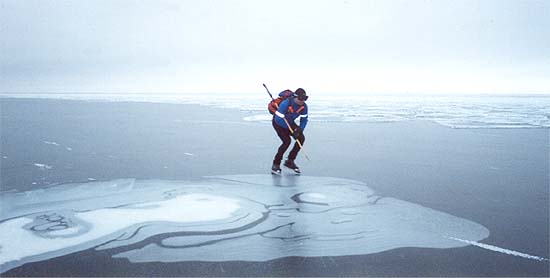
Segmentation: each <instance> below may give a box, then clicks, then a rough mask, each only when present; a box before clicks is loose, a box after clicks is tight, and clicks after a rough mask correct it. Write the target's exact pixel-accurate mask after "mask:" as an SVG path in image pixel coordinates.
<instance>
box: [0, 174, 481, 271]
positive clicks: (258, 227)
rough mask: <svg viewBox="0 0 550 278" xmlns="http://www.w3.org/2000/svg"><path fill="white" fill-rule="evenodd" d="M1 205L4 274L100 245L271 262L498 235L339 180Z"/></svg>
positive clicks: (100, 185)
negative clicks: (40, 261) (9, 270)
mask: <svg viewBox="0 0 550 278" xmlns="http://www.w3.org/2000/svg"><path fill="white" fill-rule="evenodd" d="M1 201H2V203H3V204H5V205H4V206H3V208H4V209H3V211H2V220H1V222H0V234H2V237H1V239H0V246H1V249H0V250H1V251H0V264H1V270H2V271H5V270H7V269H11V268H13V267H17V266H19V265H21V264H24V263H26V262H30V261H39V260H45V259H49V258H53V257H56V256H61V255H64V254H69V253H74V252H77V251H81V250H86V249H90V248H93V249H96V250H109V251H110V252H112V254H113V257H114V258H126V259H128V260H130V261H131V262H175V261H189V260H193V261H227V260H244V261H266V260H272V259H276V258H281V257H286V256H306V257H307V256H344V255H359V254H370V253H376V252H381V251H385V250H390V249H394V248H400V247H426V248H451V247H460V246H466V245H469V244H471V242H478V241H480V240H482V239H484V238H486V237H487V236H488V235H489V231H488V230H487V229H486V228H485V227H483V226H482V225H480V224H477V223H474V222H472V221H469V220H466V219H463V218H459V217H456V216H453V215H450V214H447V213H443V212H439V211H436V210H433V209H430V208H426V207H423V206H420V205H417V204H413V203H410V202H406V201H402V200H398V199H394V198H391V197H382V196H378V195H376V194H375V192H374V191H373V190H372V189H370V188H369V187H367V186H366V185H365V184H363V183H361V182H358V181H353V180H347V179H339V178H331V177H308V176H283V177H277V176H271V175H241V176H239V175H233V176H216V177H208V178H204V179H203V180H199V181H193V182H191V181H165V180H133V179H127V180H114V181H107V182H89V183H81V184H64V185H58V186H54V187H49V188H45V189H41V190H36V191H30V192H18V193H16V192H7V193H3V194H2V195H1ZM454 238H460V239H462V241H458V240H455V239H454ZM242 250H247V251H246V252H242Z"/></svg>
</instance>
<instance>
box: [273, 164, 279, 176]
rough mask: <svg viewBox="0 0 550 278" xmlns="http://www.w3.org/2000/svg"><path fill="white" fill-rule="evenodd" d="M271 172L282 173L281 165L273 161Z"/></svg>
mask: <svg viewBox="0 0 550 278" xmlns="http://www.w3.org/2000/svg"><path fill="white" fill-rule="evenodd" d="M271 173H272V174H274V175H280V174H281V165H280V164H277V163H273V165H272V166H271Z"/></svg>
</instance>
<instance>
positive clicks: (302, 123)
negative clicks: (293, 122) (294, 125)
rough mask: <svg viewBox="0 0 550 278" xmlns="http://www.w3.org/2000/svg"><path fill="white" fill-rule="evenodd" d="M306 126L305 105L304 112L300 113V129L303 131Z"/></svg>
mask: <svg viewBox="0 0 550 278" xmlns="http://www.w3.org/2000/svg"><path fill="white" fill-rule="evenodd" d="M306 126H307V104H304V110H302V111H301V112H300V129H302V131H304V129H306Z"/></svg>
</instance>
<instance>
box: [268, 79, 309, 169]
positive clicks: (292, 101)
mask: <svg viewBox="0 0 550 278" xmlns="http://www.w3.org/2000/svg"><path fill="white" fill-rule="evenodd" d="M264 86H265V85H264ZM266 89H267V88H266ZM285 93H286V94H288V95H289V96H288V97H287V98H286V99H284V100H283V101H281V102H280V103H279V104H278V105H276V106H278V107H277V110H276V111H274V114H273V120H272V121H271V123H272V125H273V128H274V129H275V132H277V135H278V136H279V138H281V141H282V144H281V145H280V146H279V149H278V150H277V154H276V155H275V158H274V159H273V165H272V166H271V173H273V174H276V175H280V174H281V161H282V160H283V155H284V153H285V152H286V150H287V149H288V147H289V146H290V143H291V139H290V137H291V136H292V137H293V138H294V140H296V142H295V143H294V147H293V148H292V150H290V153H289V154H288V158H287V160H285V163H284V166H286V167H288V168H290V169H292V170H293V171H294V172H296V173H300V168H299V167H298V166H297V165H296V163H294V160H295V159H296V157H297V156H298V152H299V151H300V149H301V148H302V147H303V145H304V141H305V136H304V130H305V128H306V125H307V121H308V115H307V104H306V100H307V99H308V96H307V95H306V91H305V90H304V89H302V88H298V89H297V90H296V91H295V92H294V93H292V92H291V91H289V90H286V91H283V92H281V94H282V95H284V94H285ZM281 94H279V95H281ZM297 118H300V125H299V126H298V125H297V124H296V123H295V122H294V121H295V120H296V119H297Z"/></svg>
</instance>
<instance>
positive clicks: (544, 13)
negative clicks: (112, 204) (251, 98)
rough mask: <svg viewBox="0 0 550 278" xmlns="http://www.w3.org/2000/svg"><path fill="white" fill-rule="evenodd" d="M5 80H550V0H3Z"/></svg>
mask: <svg viewBox="0 0 550 278" xmlns="http://www.w3.org/2000/svg"><path fill="white" fill-rule="evenodd" d="M0 66H1V68H0V92H3V93H8V92H69V93H72V92H100V93H128V92H130V93H138V92H144V93H149V92H185V93H203V92H222V93H223V92H227V93H233V92H242V93H254V92H258V91H262V90H263V87H262V86H261V84H262V83H266V84H268V85H270V87H272V88H273V91H276V90H279V89H285V88H291V89H296V88H298V87H303V88H305V89H306V90H307V91H308V92H310V93H314V92H315V93H337V94H342V93H365V94H399V93H407V94H408V93H429V94H447V93H452V94H456V93H465V94H470V93H484V94H520V93H528V94H533V93H550V1H535V0H532V1H529V0H512V1H507V0H495V1H491V0H479V1H465V0H460V1H458V0H448V1H447V0H437V1H421V0H417V1H414V0H406V1H392V0H389V1H388V0H383V1H371V0H343V1H322V0H312V1H303V0H302V1H300V0H293V1H284V0H277V1H260V0H241V1H224V0H210V1H209V0H201V1H198V0H190V1H169V0H163V1H160V0H154V1H146V0H136V1H129V0H83V1H79V0H75V1H62V0H0Z"/></svg>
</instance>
